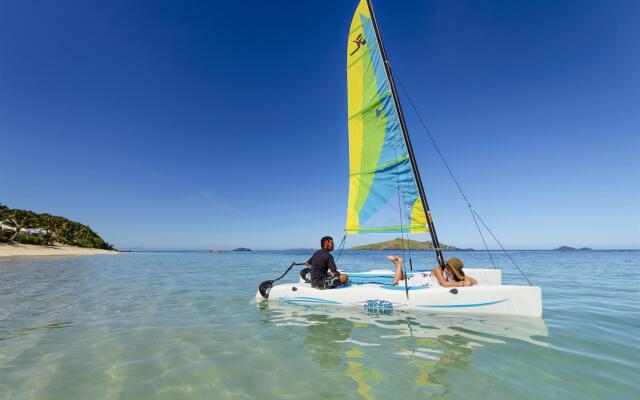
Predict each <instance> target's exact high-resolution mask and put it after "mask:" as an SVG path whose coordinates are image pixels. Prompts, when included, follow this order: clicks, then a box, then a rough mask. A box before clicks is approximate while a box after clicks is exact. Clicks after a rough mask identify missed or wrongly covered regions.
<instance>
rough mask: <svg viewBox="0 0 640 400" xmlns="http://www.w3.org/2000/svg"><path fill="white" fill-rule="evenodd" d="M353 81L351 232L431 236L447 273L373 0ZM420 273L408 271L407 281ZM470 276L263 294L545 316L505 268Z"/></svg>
mask: <svg viewBox="0 0 640 400" xmlns="http://www.w3.org/2000/svg"><path fill="white" fill-rule="evenodd" d="M347 82H348V128H349V169H350V174H349V198H348V205H347V222H346V228H345V233H346V234H347V235H350V234H366V233H399V234H401V235H403V237H404V235H408V234H421V233H429V234H430V235H431V239H432V243H433V247H434V251H435V255H436V259H437V262H438V265H439V266H440V267H441V268H443V269H444V266H445V260H444V257H443V255H442V251H441V249H440V242H439V241H438V236H437V234H436V229H435V226H434V223H433V218H432V216H431V212H430V210H429V204H428V203H427V196H426V194H425V190H424V186H423V184H422V179H421V177H420V171H419V169H418V164H417V163H416V158H415V155H414V152H413V148H412V146H411V140H410V137H409V132H408V130H407V125H406V123H405V119H404V115H403V113H402V108H401V106H400V100H399V98H398V94H397V91H396V86H395V82H394V79H393V75H392V73H391V68H390V65H389V61H388V58H387V54H386V52H385V49H384V46H383V43H382V37H381V36H380V31H379V29H378V24H377V21H376V17H375V14H374V13H373V9H372V5H371V0H361V1H360V3H359V4H358V7H357V9H356V11H355V14H354V16H353V20H352V21H351V28H350V30H349V35H348V43H347ZM295 265H300V264H295V263H294V264H292V265H291V266H290V267H289V270H290V269H291V268H292V267H293V266H295ZM289 270H287V272H288V271H289ZM417 272H420V271H416V272H413V273H412V272H407V271H405V275H407V276H409V277H410V276H412V275H413V274H415V273H417ZM465 273H466V275H468V276H470V277H472V278H474V279H475V280H476V281H477V282H478V284H477V285H474V286H469V287H460V288H445V287H442V286H439V285H437V284H436V285H430V286H408V285H407V284H406V282H407V281H406V280H405V285H397V286H394V285H392V284H391V282H392V278H393V272H391V271H388V270H372V271H368V272H364V273H348V274H349V277H350V280H351V283H350V284H348V285H346V286H343V287H339V288H336V289H330V290H319V289H315V288H312V287H311V285H310V283H309V282H308V280H307V279H305V277H304V276H303V275H301V278H300V281H299V282H298V283H292V284H278V285H273V283H274V282H275V281H277V280H279V279H280V278H282V276H281V277H280V278H278V279H276V280H273V281H266V282H263V283H262V284H261V285H260V290H259V292H258V294H257V295H256V296H258V297H264V298H268V299H269V301H277V302H281V303H291V304H326V305H334V306H359V307H364V308H367V309H372V308H373V309H396V308H398V309H418V310H424V311H427V312H447V313H454V312H455V313H481V314H511V315H525V316H532V317H540V316H541V315H542V295H541V290H540V288H539V287H536V286H533V285H529V286H521V285H503V284H502V274H501V271H500V270H499V269H489V268H487V269H480V268H465ZM285 274H286V272H285ZM283 276H284V275H283ZM381 281H382V282H381ZM385 282H388V283H385Z"/></svg>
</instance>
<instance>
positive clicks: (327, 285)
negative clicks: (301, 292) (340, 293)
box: [314, 276, 340, 290]
mask: <svg viewBox="0 0 640 400" xmlns="http://www.w3.org/2000/svg"><path fill="white" fill-rule="evenodd" d="M338 286H340V277H339V276H327V277H326V278H324V280H323V281H322V282H320V284H319V285H318V286H314V287H315V288H316V289H320V290H325V289H335V288H337V287H338Z"/></svg>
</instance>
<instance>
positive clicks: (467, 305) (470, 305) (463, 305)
mask: <svg viewBox="0 0 640 400" xmlns="http://www.w3.org/2000/svg"><path fill="white" fill-rule="evenodd" d="M507 300H509V299H502V300H496V301H489V302H486V303H475V304H421V305H419V307H431V308H462V307H482V306H490V305H492V304H498V303H502V302H505V301H507Z"/></svg>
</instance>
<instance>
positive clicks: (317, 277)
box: [307, 249, 338, 287]
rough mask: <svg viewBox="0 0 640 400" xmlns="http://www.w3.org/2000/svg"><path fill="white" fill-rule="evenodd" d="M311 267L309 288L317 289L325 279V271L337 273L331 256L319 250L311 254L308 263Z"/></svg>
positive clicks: (323, 250)
mask: <svg viewBox="0 0 640 400" xmlns="http://www.w3.org/2000/svg"><path fill="white" fill-rule="evenodd" d="M307 263H308V264H309V265H311V286H312V287H318V286H320V285H321V284H322V282H323V281H324V280H325V278H326V277H327V271H329V270H331V272H334V273H336V274H337V273H338V267H336V263H335V261H333V256H332V255H331V253H329V250H326V249H320V250H318V251H316V252H315V253H313V255H312V256H311V258H310V259H309V261H307Z"/></svg>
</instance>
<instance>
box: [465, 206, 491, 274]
mask: <svg viewBox="0 0 640 400" xmlns="http://www.w3.org/2000/svg"><path fill="white" fill-rule="evenodd" d="M474 211H475V210H474V209H473V208H472V207H471V204H469V212H470V213H471V216H472V217H473V222H474V223H475V224H476V228H477V229H478V233H480V237H481V238H482V243H483V244H484V248H485V249H486V250H487V254H488V255H489V259H490V260H491V264H492V265H493V269H496V263H495V262H494V261H493V256H492V255H491V252H490V251H489V246H487V241H486V240H485V239H484V235H483V234H482V230H481V229H480V225H478V220H477V219H476V216H475V214H474Z"/></svg>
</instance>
